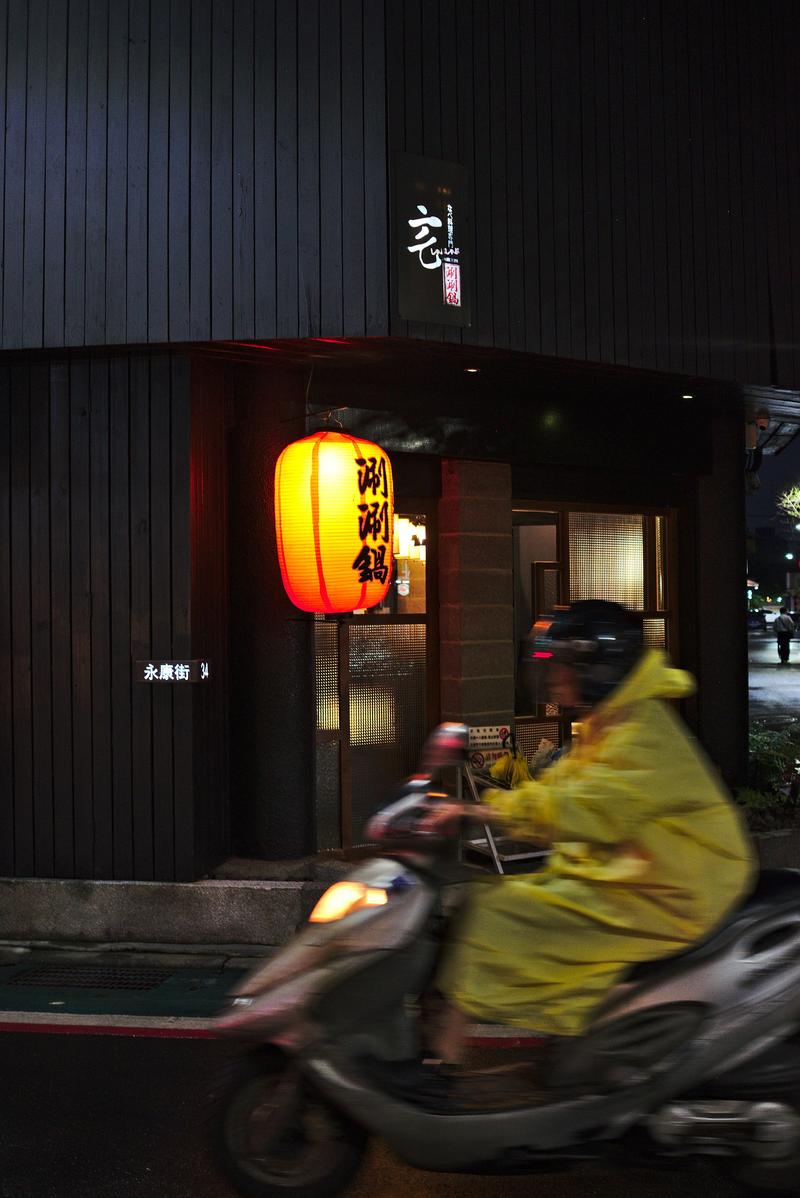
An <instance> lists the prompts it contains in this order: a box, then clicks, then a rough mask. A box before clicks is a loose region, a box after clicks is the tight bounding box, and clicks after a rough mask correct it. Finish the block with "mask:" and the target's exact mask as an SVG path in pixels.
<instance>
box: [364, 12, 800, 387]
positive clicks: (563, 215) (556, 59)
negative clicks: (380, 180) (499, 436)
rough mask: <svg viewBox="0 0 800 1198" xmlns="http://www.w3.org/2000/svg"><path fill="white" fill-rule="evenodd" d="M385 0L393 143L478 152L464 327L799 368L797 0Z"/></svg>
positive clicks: (772, 372)
mask: <svg viewBox="0 0 800 1198" xmlns="http://www.w3.org/2000/svg"><path fill="white" fill-rule="evenodd" d="M386 13H387V44H388V45H389V46H390V47H391V48H392V49H391V53H390V54H389V55H388V57H387V92H388V114H389V146H390V149H391V150H403V151H406V152H408V153H413V154H427V155H431V156H434V157H442V158H445V159H454V160H458V161H461V162H463V163H464V164H465V165H467V166H468V167H469V168H470V170H471V171H472V173H473V180H474V224H475V233H476V239H475V254H476V286H475V304H476V315H475V319H474V322H473V327H472V329H470V330H468V331H466V332H464V334H463V340H464V341H468V342H473V343H474V342H477V343H479V344H485V345H500V346H510V347H513V348H516V349H527V350H532V351H536V352H542V353H547V354H557V355H559V356H561V357H566V358H586V359H589V360H593V361H605V362H619V363H626V364H630V365H633V366H642V365H646V366H651V367H656V368H659V369H664V370H675V371H682V372H686V373H689V374H695V373H696V374H698V375H701V376H714V377H725V378H735V379H739V380H742V381H748V380H750V381H753V380H760V381H762V382H771V383H780V384H781V385H784V386H791V385H794V386H797V385H798V384H799V383H800V207H798V204H797V194H798V183H799V182H800V180H799V179H798V173H799V171H800V143H799V141H798V133H799V132H800V125H799V124H798V114H797V88H796V81H795V75H796V70H795V64H796V62H797V59H798V53H800V20H798V17H799V16H800V12H799V11H798V7H797V4H796V3H795V0H771V2H770V3H769V4H760V3H758V2H757V0H703V3H697V2H696V0H591V2H590V0H504V2H503V3H499V4H498V3H494V2H493V0H438V2H437V0H432V2H431V3H425V4H421V3H420V0H394V2H393V0H389V2H388V3H387V5H386ZM393 331H394V332H397V333H405V332H406V331H408V332H409V333H410V334H411V335H413V336H428V337H439V336H444V337H446V338H447V339H448V340H458V339H459V337H460V335H459V333H458V332H457V331H453V330H449V331H444V330H441V329H437V328H435V327H431V326H412V327H411V328H409V329H407V328H406V326H405V324H404V322H401V321H399V320H398V321H395V322H394V323H393Z"/></svg>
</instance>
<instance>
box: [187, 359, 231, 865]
mask: <svg viewBox="0 0 800 1198" xmlns="http://www.w3.org/2000/svg"><path fill="white" fill-rule="evenodd" d="M229 378H230V376H229V373H228V372H227V371H225V370H224V368H223V367H221V366H220V365H219V364H217V363H213V364H211V363H208V362H207V361H203V360H202V359H200V360H198V361H196V362H194V363H193V364H192V384H191V476H190V486H189V491H190V494H191V637H192V642H191V643H192V657H193V658H195V659H199V660H208V661H209V665H210V670H211V678H210V681H209V683H208V684H204V685H201V686H196V687H194V688H193V691H194V694H193V696H192V701H193V712H192V717H193V719H192V723H193V733H194V736H195V738H196V745H197V748H196V750H195V753H194V762H193V764H194V776H193V778H191V775H190V776H189V777H190V778H191V785H192V795H191V798H192V826H193V828H194V838H195V850H196V856H195V858H194V859H193V860H189V859H188V856H187V853H186V851H185V850H184V854H183V860H182V862H181V864H180V869H181V871H182V872H179V874H178V877H179V878H181V877H183V878H194V877H197V875H198V873H200V872H202V871H203V869H205V868H207V866H208V861H209V859H219V857H220V856H221V855H222V854H223V853H224V852H225V851H226V848H227V843H228V836H229V832H228V824H229V812H228V804H227V795H228V786H229V782H228V774H229V769H228V727H227V708H226V705H225V695H226V693H227V673H228V669H229V664H228V663H229V659H230V654H229V652H228V641H227V629H228V587H227V580H228V475H227V436H226V420H227V403H228V392H229V388H230V382H229ZM178 697H180V696H178ZM185 781H186V782H187V783H188V779H185ZM189 799H190V795H189V793H188V791H187V793H186V795H185V800H186V802H187V804H188V802H189ZM186 848H187V849H188V846H186Z"/></svg>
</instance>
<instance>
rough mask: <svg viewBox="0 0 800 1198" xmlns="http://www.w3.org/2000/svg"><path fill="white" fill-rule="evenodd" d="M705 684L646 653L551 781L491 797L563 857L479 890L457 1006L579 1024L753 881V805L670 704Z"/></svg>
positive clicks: (526, 832)
mask: <svg viewBox="0 0 800 1198" xmlns="http://www.w3.org/2000/svg"><path fill="white" fill-rule="evenodd" d="M692 689H693V682H692V679H691V676H690V675H689V674H686V673H684V672H683V671H682V670H675V669H671V668H669V665H668V661H667V658H666V657H665V655H664V654H663V653H660V652H657V651H655V650H648V651H647V652H646V653H645V654H644V655H643V657H642V658H641V660H640V661H639V663H638V664H637V665H636V666H635V667H634V669H633V670H632V671H631V673H630V674H629V675H628V677H627V678H626V679H624V681H623V682H622V684H621V685H620V686H619V687H618V688H617V690H616V691H614V692H613V694H611V695H610V696H609V697H608V698H607V699H606V700H605V701H604V702H603V703H601V704H600V705H599V706H598V707H596V708H595V709H594V711H593V712H592V713H591V715H590V716H589V717H588V719H587V720H586V721H585V723H584V724H583V726H582V732H581V736H580V740H579V742H578V744H577V745H576V747H575V748H574V749H573V751H572V752H571V753H570V754H569V755H568V756H565V757H563V758H562V759H561V760H560V761H559V762H557V763H556V764H555V765H554V766H553V767H552V768H551V769H549V770H548V771H547V772H546V773H545V774H544V775H543V776H542V779H541V780H540V781H536V782H529V783H527V784H525V785H523V786H521V787H520V788H519V789H517V790H513V791H492V792H489V794H488V795H486V796H484V797H485V798H487V799H488V801H489V802H491V805H492V806H493V807H494V808H495V809H496V810H497V811H498V812H500V813H501V814H503V815H504V816H506V817H507V819H508V822H509V824H510V826H511V828H512V829H513V830H514V832H516V834H518V835H523V836H525V837H528V838H531V839H535V840H537V841H539V842H541V843H544V844H549V845H552V854H551V856H550V858H549V861H548V865H547V866H546V868H545V869H544V870H543V871H542V872H541V873H537V874H529V875H524V876H519V875H518V876H516V877H505V878H487V880H486V882H480V883H478V884H476V885H475V887H474V894H473V897H472V900H471V902H470V903H469V904H468V905H467V908H466V910H465V912H464V915H463V917H462V921H461V923H460V927H459V929H458V934H457V936H456V939H455V941H454V943H453V946H452V950H451V952H450V954H449V955H448V957H447V958H446V959H445V962H444V964H443V968H442V973H441V976H440V979H439V985H440V986H441V988H442V990H443V991H444V992H445V994H446V995H447V996H448V997H449V998H450V999H451V1001H452V1002H454V1003H455V1004H456V1005H457V1006H459V1007H461V1008H462V1009H463V1010H465V1011H466V1012H468V1013H469V1014H471V1015H473V1016H475V1017H476V1018H478V1019H485V1020H490V1021H495V1022H500V1023H506V1024H513V1025H516V1026H521V1027H529V1028H537V1029H539V1030H541V1031H543V1032H549V1033H553V1034H560V1035H577V1034H578V1033H580V1032H581V1031H582V1030H583V1028H584V1027H585V1025H586V1023H587V1021H588V1019H589V1017H590V1016H591V1013H592V1011H593V1009H594V1008H595V1007H596V1006H597V1005H598V1003H599V1002H600V1001H601V999H602V998H603V996H604V994H605V993H606V991H607V990H608V989H609V988H610V987H611V986H612V985H613V984H614V983H615V982H616V981H617V979H618V978H620V977H621V975H622V974H624V973H625V971H626V969H627V968H628V967H629V966H630V965H631V964H633V963H635V962H638V961H647V960H652V959H654V958H657V957H666V956H669V955H670V954H672V953H676V952H680V951H682V950H684V949H686V948H687V947H688V946H689V945H691V944H692V943H693V942H695V941H697V940H699V939H702V938H703V937H704V936H705V935H706V934H707V933H708V932H710V931H711V930H712V929H713V928H714V926H715V925H716V924H717V923H719V921H720V920H721V919H722V918H723V916H724V915H725V914H726V912H728V911H729V910H730V909H731V907H732V906H733V905H735V904H736V903H737V902H738V901H739V900H740V899H741V898H742V896H743V895H744V894H745V893H746V892H747V891H748V889H749V888H750V886H751V885H752V880H753V873H754V861H753V855H752V852H751V849H750V845H749V841H748V837H747V834H746V832H745V830H744V828H743V825H742V821H741V819H740V816H739V814H738V812H737V810H736V809H735V808H734V806H733V804H732V803H731V802H730V801H729V800H728V798H727V797H726V793H725V790H724V787H723V784H722V782H721V780H720V779H719V778H718V776H717V774H716V772H715V771H714V768H713V766H711V765H710V763H709V762H708V761H707V760H706V758H705V756H704V754H703V752H702V750H701V749H700V747H699V746H698V745H697V744H696V743H695V742H694V741H693V740H692V739H691V738H690V736H689V734H688V733H687V731H686V730H685V728H684V727H683V725H682V723H681V721H680V719H679V718H678V716H677V715H676V714H675V712H674V711H673V710H672V708H671V707H670V706H668V705H667V704H665V703H663V702H661V700H663V699H677V698H683V697H684V696H685V695H688V694H690V693H691V691H692Z"/></svg>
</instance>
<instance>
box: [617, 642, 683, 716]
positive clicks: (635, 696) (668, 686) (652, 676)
mask: <svg viewBox="0 0 800 1198" xmlns="http://www.w3.org/2000/svg"><path fill="white" fill-rule="evenodd" d="M694 689H695V684H694V679H693V678H692V676H691V674H689V673H687V672H686V670H676V669H674V668H673V667H672V666H671V665H670V664H669V658H668V657H667V655H666V653H663V652H662V651H661V650H660V649H646V650H645V651H644V653H643V654H642V656H641V658H640V659H639V661H638V663H637V664H636V665H635V666H634V667H633V669H632V670H631V672H630V674H628V676H627V678H624V679H623V681H622V682H621V683H620V685H619V686H618V687H617V688H616V690H615V691H614V692H613V693H612V694H610V695H609V696H608V698H607V699H606V700H604V702H603V703H601V704H600V705H599V707H598V708H597V713H598V714H600V713H603V714H605V713H607V712H618V711H620V710H622V709H623V708H627V707H630V706H631V705H632V704H636V703H641V702H644V700H645V699H685V698H686V696H687V695H691V694H693V693H694Z"/></svg>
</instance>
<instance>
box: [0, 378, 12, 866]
mask: <svg viewBox="0 0 800 1198" xmlns="http://www.w3.org/2000/svg"><path fill="white" fill-rule="evenodd" d="M12 511H13V509H12V503H11V380H10V377H9V368H8V366H7V365H5V364H3V365H2V366H0V660H3V661H4V662H7V661H8V660H9V658H10V654H11V645H12V638H13V628H14V624H13V613H12V601H11V560H12V558H11V518H12ZM9 664H10V663H9ZM13 792H14V687H13V675H12V671H11V670H10V669H8V668H4V669H2V670H0V794H3V795H11V794H13ZM13 869H14V805H13V803H12V802H10V801H9V800H8V799H7V800H6V801H5V802H0V874H2V875H3V876H4V877H7V876H8V875H9V874H11V873H12V872H13Z"/></svg>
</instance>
